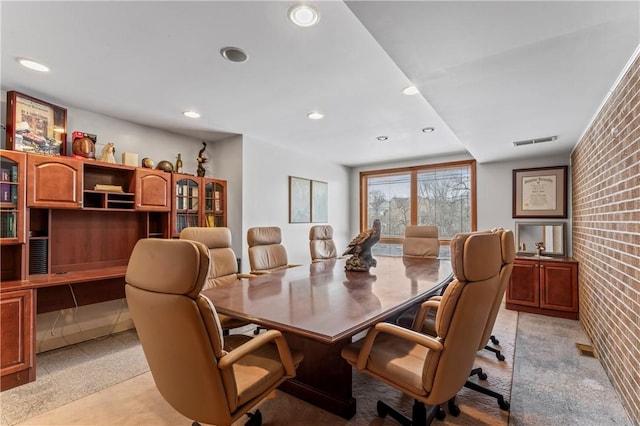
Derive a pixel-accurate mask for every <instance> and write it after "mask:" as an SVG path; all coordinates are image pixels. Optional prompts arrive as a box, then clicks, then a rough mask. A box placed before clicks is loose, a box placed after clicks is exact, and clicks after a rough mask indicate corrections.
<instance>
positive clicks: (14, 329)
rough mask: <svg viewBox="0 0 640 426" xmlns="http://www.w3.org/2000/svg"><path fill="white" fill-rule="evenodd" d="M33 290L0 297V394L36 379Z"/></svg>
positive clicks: (5, 294)
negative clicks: (0, 391)
mask: <svg viewBox="0 0 640 426" xmlns="http://www.w3.org/2000/svg"><path fill="white" fill-rule="evenodd" d="M33 292H34V290H30V289H29V290H17V291H10V292H3V293H0V334H1V338H2V351H0V352H1V353H2V355H1V362H0V375H1V377H0V390H3V391H4V390H6V389H10V388H13V387H16V386H19V385H21V384H24V383H28V382H32V381H34V380H35V379H36V371H35V360H34V357H35V354H34V346H35V342H34V339H35V333H34V322H35V305H34V297H33Z"/></svg>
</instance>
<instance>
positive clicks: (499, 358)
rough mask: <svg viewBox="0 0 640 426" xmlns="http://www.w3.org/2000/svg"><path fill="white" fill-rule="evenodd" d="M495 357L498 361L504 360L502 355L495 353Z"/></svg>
mask: <svg viewBox="0 0 640 426" xmlns="http://www.w3.org/2000/svg"><path fill="white" fill-rule="evenodd" d="M496 358H498V361H504V355H500V354H496Z"/></svg>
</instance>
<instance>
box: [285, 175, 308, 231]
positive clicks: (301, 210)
mask: <svg viewBox="0 0 640 426" xmlns="http://www.w3.org/2000/svg"><path fill="white" fill-rule="evenodd" d="M309 222H311V181H310V180H309V179H303V178H299V177H294V176H289V223H309Z"/></svg>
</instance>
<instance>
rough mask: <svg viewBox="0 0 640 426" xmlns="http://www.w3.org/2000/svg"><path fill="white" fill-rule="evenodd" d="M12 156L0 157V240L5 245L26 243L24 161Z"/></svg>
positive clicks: (6, 154)
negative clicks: (22, 175) (22, 176)
mask: <svg viewBox="0 0 640 426" xmlns="http://www.w3.org/2000/svg"><path fill="white" fill-rule="evenodd" d="M12 154H13V153H9V152H3V153H2V155H1V156H0V239H2V243H3V244H4V243H23V242H24V224H23V211H24V209H23V208H21V205H22V204H23V203H24V197H23V196H22V194H24V188H22V186H21V185H22V182H23V180H21V179H20V176H21V174H23V173H24V169H23V164H24V161H23V162H20V161H18V159H19V158H15V159H14V158H12V157H13V156H12ZM16 154H18V153H16Z"/></svg>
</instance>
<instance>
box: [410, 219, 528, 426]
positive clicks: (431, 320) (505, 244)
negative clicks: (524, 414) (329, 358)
mask: <svg viewBox="0 0 640 426" xmlns="http://www.w3.org/2000/svg"><path fill="white" fill-rule="evenodd" d="M484 232H491V233H494V234H496V235H498V236H499V238H500V256H501V259H502V263H501V267H500V287H499V288H498V291H497V293H496V297H495V299H494V300H493V303H492V305H491V310H490V312H489V316H488V317H487V323H486V324H485V327H484V332H483V334H482V337H481V339H480V344H479V345H478V350H482V349H487V350H490V351H492V352H494V353H495V354H496V358H498V360H500V361H504V356H503V355H502V354H501V353H500V351H499V350H497V349H495V348H493V347H491V346H488V343H489V340H492V341H493V342H494V343H496V344H497V343H499V342H498V341H497V339H496V338H495V337H494V336H493V335H492V334H491V332H492V330H493V327H494V325H495V323H496V318H497V317H498V312H499V311H500V305H501V304H502V299H503V297H504V293H505V291H506V289H507V284H508V283H509V278H510V277H511V271H512V270H513V260H514V258H515V255H516V250H515V239H514V236H513V231H511V230H503V229H502V228H496V229H492V230H491V231H484ZM430 300H431V302H432V307H431V308H430V309H428V310H422V311H421V312H420V315H416V317H415V320H414V323H413V325H412V329H413V330H416V331H420V332H422V333H426V334H429V335H432V336H433V335H435V333H436V331H435V316H436V312H437V310H438V306H439V302H440V300H441V297H439V296H434V297H432V298H430ZM473 375H477V376H478V377H479V378H480V379H482V380H486V379H487V375H486V374H485V373H484V372H483V371H482V368H474V369H472V370H471V373H470V374H469V376H473ZM465 387H467V388H469V389H473V390H475V391H477V392H480V393H483V394H485V395H488V396H491V397H494V398H496V399H497V401H498V406H499V407H500V408H501V409H503V410H508V409H509V408H510V404H509V402H508V401H506V400H505V399H504V396H503V395H502V394H499V393H497V392H494V391H492V390H490V389H487V388H485V387H482V386H480V385H478V384H476V383H474V382H470V381H467V382H466V383H465ZM449 412H451V413H452V414H454V415H457V413H459V409H458V407H457V406H455V404H453V403H450V404H449Z"/></svg>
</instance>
